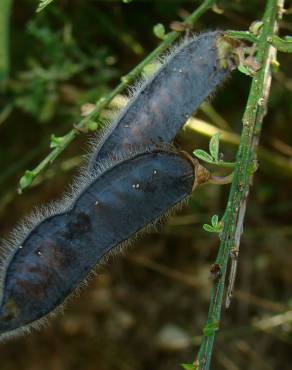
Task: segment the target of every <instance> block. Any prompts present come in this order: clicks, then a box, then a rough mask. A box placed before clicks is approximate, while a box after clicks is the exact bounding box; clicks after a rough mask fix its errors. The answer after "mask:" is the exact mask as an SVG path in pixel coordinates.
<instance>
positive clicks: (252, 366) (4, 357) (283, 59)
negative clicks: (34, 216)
mask: <svg viewBox="0 0 292 370" xmlns="http://www.w3.org/2000/svg"><path fill="white" fill-rule="evenodd" d="M6 1H7V0H0V6H3V4H4V2H6ZM286 3H287V4H286V7H288V8H289V5H290V6H292V4H291V2H290V4H289V2H288V1H287V2H286ZM199 4H200V2H199V1H190V0H189V1H183V0H181V1H180V0H172V1H166V0H165V1H163V0H160V1H159V0H157V1H139V0H133V1H132V2H130V3H128V4H126V3H123V2H122V1H98V0H96V1H94V0H55V1H53V3H52V4H51V5H50V6H48V7H47V8H46V9H45V10H44V11H43V12H42V13H40V14H35V9H36V6H37V1H36V0H15V1H14V2H13V7H12V12H11V24H10V27H9V31H10V35H7V34H6V32H5V28H6V27H5V19H6V18H5V14H4V12H3V9H2V12H0V17H1V19H0V20H1V29H0V42H1V43H2V45H1V50H2V51H3V50H4V51H5V50H6V49H7V50H8V51H9V55H10V63H9V65H7V66H9V70H10V71H9V79H8V80H7V81H6V83H2V84H1V97H0V169H1V171H0V235H1V237H4V236H5V235H6V234H7V233H9V230H10V229H11V228H12V227H13V225H15V223H16V222H17V221H19V220H20V219H21V218H22V216H23V215H24V214H26V213H28V212H30V211H31V210H32V209H33V207H34V206H36V205H38V204H40V203H44V202H46V201H48V200H51V199H55V198H57V197H60V196H61V194H62V193H63V191H64V189H65V188H66V186H67V184H68V183H69V182H70V179H71V178H72V176H73V175H74V174H76V172H77V168H78V165H79V164H80V162H81V157H82V156H83V155H84V154H85V153H86V148H87V141H88V139H89V136H90V135H85V134H81V135H79V136H78V138H77V140H75V141H74V142H73V143H72V144H71V145H70V146H69V147H68V148H67V150H66V151H65V152H64V153H63V154H62V155H61V156H60V157H59V158H58V159H57V160H56V161H55V162H54V163H53V165H51V166H50V167H49V168H48V169H47V170H46V171H45V172H43V173H42V175H41V176H40V177H39V178H38V180H37V181H36V183H35V185H34V186H33V187H32V188H31V189H29V190H27V191H26V192H24V194H22V195H17V192H16V189H17V186H18V181H19V178H20V177H21V176H22V174H23V172H24V171H25V170H27V169H32V168H33V167H35V166H36V165H37V164H38V163H39V162H40V160H41V159H42V158H43V157H44V156H45V155H46V154H47V153H48V151H49V142H50V136H51V134H52V133H54V134H56V135H64V134H65V133H66V132H67V131H69V130H70V129H71V128H72V125H73V124H74V123H77V122H78V121H79V120H80V112H81V108H82V106H83V107H84V104H86V103H95V102H96V101H97V100H98V99H99V98H100V97H102V96H104V94H106V93H107V92H109V91H111V89H112V88H113V87H115V86H116V85H117V84H118V82H119V79H120V77H121V76H123V75H125V74H126V73H128V72H129V71H130V69H131V68H133V67H134V66H135V65H136V64H137V63H138V62H139V61H141V60H142V59H143V58H144V57H145V56H146V55H147V54H148V53H149V52H150V51H151V50H153V49H154V48H155V46H157V45H158V43H159V42H160V41H159V40H158V39H157V38H156V37H155V35H154V34H153V27H154V26H155V25H156V24H157V23H163V24H164V25H165V27H166V28H167V29H168V26H169V24H170V23H171V22H172V21H174V20H182V19H183V18H184V17H185V16H186V15H187V14H188V13H189V12H191V11H193V10H194V9H195V8H196V7H197V6H198V5H199ZM264 5H265V2H264V1H255V0H249V1H246V0H235V1H219V2H218V6H219V8H218V9H217V10H216V9H215V10H216V11H210V12H208V13H207V14H205V15H204V16H203V17H202V18H201V19H200V21H199V22H198V23H197V24H196V25H195V27H194V32H201V31H205V30H210V29H236V30H246V29H248V27H249V25H250V23H251V22H253V21H254V20H257V19H260V18H261V16H262V12H263V9H264ZM220 9H221V10H220ZM291 9H292V8H290V10H289V11H288V12H287V15H286V16H285V17H284V19H283V21H282V22H281V34H282V35H289V34H290V35H291V33H292V11H291ZM7 37H8V40H9V43H10V46H8V43H7V41H8V40H7ZM6 44H7V45H6ZM0 54H1V53H0ZM2 58H3V57H2ZM278 59H279V62H280V69H279V71H278V72H275V74H274V80H273V85H272V90H271V96H270V101H269V113H268V116H267V117H266V118H265V121H264V127H263V135H262V138H261V147H262V151H263V153H264V154H263V155H262V156H261V157H260V167H259V170H258V172H257V173H256V176H255V179H254V184H253V186H252V191H251V194H250V196H249V202H248V208H247V216H246V222H245V231H244V235H243V238H242V244H241V251H240V261H239V271H238V277H237V282H236V291H235V293H234V299H233V302H232V305H231V308H230V309H229V310H228V311H226V310H224V312H223V319H222V323H221V330H220V332H219V334H218V337H217V340H216V345H215V352H214V357H213V367H212V369H214V370H215V369H216V370H222V369H227V370H239V369H245V370H271V369H277V370H278V369H281V370H291V369H292V326H291V323H292V294H291V283H292V268H291V265H292V242H291V237H292V227H291V218H292V197H291V185H292V125H291V121H292V104H291V99H292V72H291V56H289V55H285V54H281V55H280V54H279V55H278ZM2 60H4V59H2ZM0 66H1V68H2V70H1V73H2V78H3V76H4V74H5V65H3V63H2V64H0ZM7 70H8V68H7ZM249 85H250V79H249V77H246V76H244V75H243V74H240V73H239V72H235V73H234V74H233V77H232V79H230V81H228V82H227V83H226V84H225V86H224V88H222V89H220V90H219V91H218V93H217V94H216V97H215V98H214V99H212V101H211V104H212V105H211V106H210V105H209V106H208V105H207V106H206V105H205V106H204V108H203V109H201V110H199V112H198V113H197V114H196V116H197V117H199V118H200V119H203V120H205V121H207V122H208V123H210V124H212V125H213V126H214V127H220V128H222V127H224V128H225V129H226V130H227V131H230V132H232V133H235V134H239V133H240V130H241V117H242V114H243V112H244V108H245V104H246V100H247V95H248V91H249ZM120 100H121V99H120ZM178 143H179V145H180V147H182V148H184V149H190V150H193V149H195V148H207V146H208V138H206V137H204V136H203V135H201V134H199V133H196V132H189V133H188V132H187V133H186V132H185V133H181V134H180V135H179V138H178ZM221 151H222V152H223V153H224V155H225V158H226V159H227V160H233V159H234V155H235V153H236V146H231V145H228V143H224V141H223V142H222V143H221ZM227 195H228V186H223V187H218V186H214V185H208V186H203V187H201V188H200V189H198V190H196V192H195V193H194V195H193V198H192V200H191V201H190V203H189V205H188V206H186V207H185V208H184V209H183V210H182V211H181V212H179V213H178V214H177V215H176V216H172V217H171V218H170V219H169V220H168V222H167V223H166V225H164V226H163V227H162V228H161V230H159V232H153V233H152V234H149V235H147V236H145V237H143V238H142V239H141V240H140V241H138V242H136V243H135V245H134V246H133V247H132V248H130V249H129V250H128V251H127V253H125V254H124V255H123V256H121V257H120V258H115V259H114V260H113V261H111V263H110V264H109V265H108V266H106V267H104V268H103V270H102V271H100V272H99V274H98V275H97V277H96V278H95V279H94V280H93V281H92V282H91V283H90V284H89V287H88V288H87V289H85V290H84V291H83V292H82V293H81V296H80V297H77V298H76V299H74V300H73V301H72V302H71V303H70V305H69V306H68V308H67V309H66V310H65V314H64V315H59V316H58V317H57V318H56V319H55V320H53V321H52V322H51V323H50V324H49V326H48V327H47V328H43V329H42V330H41V331H40V332H33V333H32V334H31V335H29V336H26V337H24V338H19V339H15V340H11V341H9V342H7V343H5V344H1V346H0V364H1V365H0V368H1V370H16V369H17V370H40V369H41V370H65V369H66V370H67V369H68V370H69V369H70V370H79V369H80V370H81V369H82V370H117V369H119V370H139V369H141V370H146V369H147V370H149V369H151V370H154V369H157V370H165V369H167V370H172V369H179V368H180V363H182V362H191V361H192V359H193V358H194V357H195V354H196V352H197V349H198V346H199V343H200V335H201V332H202V327H203V325H204V322H205V319H206V317H207V310H208V305H209V297H210V288H211V285H212V281H211V279H210V273H209V270H210V265H211V264H212V262H213V260H214V258H215V256H216V252H217V248H218V239H217V237H216V236H214V235H212V234H208V233H206V232H204V231H203V230H202V224H203V223H208V222H209V220H210V217H211V216H212V215H213V214H218V215H222V214H223V212H224V208H225V205H226V198H227Z"/></svg>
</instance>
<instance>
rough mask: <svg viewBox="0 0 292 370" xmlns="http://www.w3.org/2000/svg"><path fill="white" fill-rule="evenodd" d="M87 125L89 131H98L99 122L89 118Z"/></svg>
mask: <svg viewBox="0 0 292 370" xmlns="http://www.w3.org/2000/svg"><path fill="white" fill-rule="evenodd" d="M86 126H87V129H88V130H89V131H96V129H97V127H98V124H97V122H95V121H92V120H89V121H88V122H87V123H86Z"/></svg>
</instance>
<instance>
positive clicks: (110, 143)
mask: <svg viewBox="0 0 292 370" xmlns="http://www.w3.org/2000/svg"><path fill="white" fill-rule="evenodd" d="M231 44H232V43H231V41H230V39H228V38H227V37H226V35H225V34H224V32H222V31H215V32H208V33H203V34H201V35H199V36H198V37H193V38H190V39H187V40H186V41H185V42H183V43H182V45H181V46H179V47H177V48H175V50H174V51H172V52H170V55H169V57H167V58H166V60H165V61H164V63H163V64H162V66H161V67H160V68H159V70H158V71H157V72H156V73H155V74H154V76H153V77H152V78H150V79H149V80H146V81H144V82H143V83H142V84H140V85H139V86H138V87H137V88H136V89H135V92H134V94H133V96H132V98H131V99H130V101H129V103H128V104H127V106H126V107H125V109H123V110H122V112H121V114H120V115H119V116H118V117H117V118H116V119H115V120H114V121H113V122H112V123H111V124H109V125H108V127H106V129H105V130H104V132H103V133H102V134H101V136H100V137H98V140H97V142H95V143H93V153H92V158H91V162H90V167H91V168H94V167H95V166H96V165H97V163H98V161H99V160H101V159H103V158H104V157H106V156H108V153H112V154H114V153H117V152H119V151H124V150H127V149H129V147H131V146H133V145H136V144H138V145H141V144H146V145H148V144H153V143H159V142H164V143H171V142H172V141H173V139H174V137H175V135H176V133H177V131H178V130H179V129H180V128H181V127H182V125H183V124H184V123H185V122H186V120H187V119H188V118H189V117H190V116H191V114H192V113H193V112H194V111H196V110H197V109H198V107H199V106H200V104H201V103H202V102H203V101H204V100H205V99H206V98H207V97H208V96H210V94H212V93H214V91H215V89H216V87H218V86H219V85H220V83H222V82H223V81H224V80H225V79H226V77H227V76H228V75H229V74H230V71H231V70H232V68H233V67H234V63H233V56H232V55H233V54H232V52H231V51H232V45H231Z"/></svg>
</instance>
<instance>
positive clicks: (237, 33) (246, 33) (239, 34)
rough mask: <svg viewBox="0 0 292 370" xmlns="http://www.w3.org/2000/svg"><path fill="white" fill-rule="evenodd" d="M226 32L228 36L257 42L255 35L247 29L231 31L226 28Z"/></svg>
mask: <svg viewBox="0 0 292 370" xmlns="http://www.w3.org/2000/svg"><path fill="white" fill-rule="evenodd" d="M227 34H228V35H229V36H230V37H233V38H235V39H239V40H244V41H249V42H252V43H257V42H258V39H257V37H256V36H254V35H253V34H251V33H250V32H249V31H233V30H228V31H227Z"/></svg>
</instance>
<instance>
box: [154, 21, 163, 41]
mask: <svg viewBox="0 0 292 370" xmlns="http://www.w3.org/2000/svg"><path fill="white" fill-rule="evenodd" d="M153 33H154V35H155V36H156V37H158V38H159V39H162V40H163V39H164V36H165V27H164V25H163V24H162V23H158V24H156V25H155V26H154V27H153Z"/></svg>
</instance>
